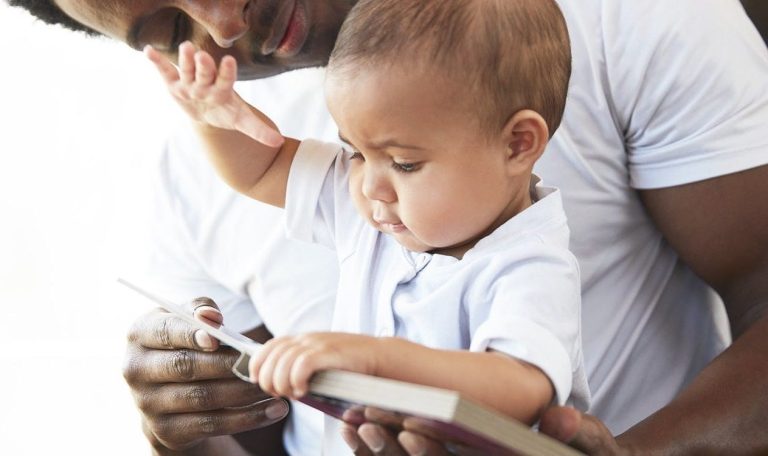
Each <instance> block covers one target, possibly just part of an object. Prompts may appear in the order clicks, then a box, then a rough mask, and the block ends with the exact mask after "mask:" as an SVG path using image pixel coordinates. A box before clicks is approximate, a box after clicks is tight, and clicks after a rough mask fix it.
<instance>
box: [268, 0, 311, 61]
mask: <svg viewBox="0 0 768 456" xmlns="http://www.w3.org/2000/svg"><path fill="white" fill-rule="evenodd" d="M284 4H285V5H286V7H285V8H284V9H282V10H281V11H280V14H279V15H278V18H277V19H276V20H275V22H274V25H273V28H272V34H271V35H270V36H269V38H268V39H267V40H266V41H265V42H264V45H263V46H262V54H264V55H271V54H275V55H277V56H279V57H291V56H293V55H296V54H297V53H298V52H299V51H300V50H301V48H302V46H303V45H304V42H305V41H306V39H307V34H308V33H307V32H308V25H307V14H306V11H305V9H304V5H303V4H302V3H301V2H300V1H299V0H294V1H293V2H286V3H284Z"/></svg>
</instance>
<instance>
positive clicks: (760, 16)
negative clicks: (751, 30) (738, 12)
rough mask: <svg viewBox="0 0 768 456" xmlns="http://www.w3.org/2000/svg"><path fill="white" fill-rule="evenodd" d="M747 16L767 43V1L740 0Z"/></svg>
mask: <svg viewBox="0 0 768 456" xmlns="http://www.w3.org/2000/svg"><path fill="white" fill-rule="evenodd" d="M741 4H742V5H744V9H745V10H747V14H748V15H749V18H750V19H752V22H753V23H754V24H755V27H757V30H758V31H759V32H760V35H762V36H763V41H765V42H766V43H768V2H766V1H765V0H741Z"/></svg>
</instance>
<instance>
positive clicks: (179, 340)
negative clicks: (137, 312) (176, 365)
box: [128, 309, 206, 350]
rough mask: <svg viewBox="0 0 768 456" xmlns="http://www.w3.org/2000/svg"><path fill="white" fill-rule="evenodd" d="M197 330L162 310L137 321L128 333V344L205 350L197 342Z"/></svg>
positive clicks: (167, 348) (168, 348)
mask: <svg viewBox="0 0 768 456" xmlns="http://www.w3.org/2000/svg"><path fill="white" fill-rule="evenodd" d="M196 331H197V330H196V329H195V328H193V327H192V326H190V325H189V324H188V323H186V322H184V321H183V320H181V319H180V318H177V317H174V316H173V315H172V314H170V313H168V312H165V311H162V310H160V309H158V310H155V311H152V312H150V313H148V314H145V315H144V316H142V317H141V318H139V319H138V320H136V321H135V322H134V324H133V326H132V327H131V329H130V330H129V331H128V342H129V343H130V344H133V345H140V346H142V347H146V348H155V349H161V350H173V349H177V348H188V349H191V350H205V349H206V347H201V346H200V345H198V343H197V342H196V341H195V332H196Z"/></svg>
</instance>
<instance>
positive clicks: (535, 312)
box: [470, 240, 589, 409]
mask: <svg viewBox="0 0 768 456" xmlns="http://www.w3.org/2000/svg"><path fill="white" fill-rule="evenodd" d="M494 275H495V276H496V277H495V278H494V279H493V280H492V281H490V283H488V284H485V285H481V286H479V287H475V289H476V290H478V291H479V292H480V293H482V292H483V290H484V291H485V293H487V294H488V295H490V297H491V307H490V310H489V311H488V313H487V317H486V318H482V322H481V323H480V324H479V325H478V326H477V327H476V328H475V329H474V331H473V334H472V343H471V346H470V350H473V351H485V350H488V349H491V350H495V351H499V352H502V353H505V354H507V355H509V356H512V357H514V358H517V359H519V360H522V361H525V362H527V363H529V364H532V365H534V366H536V367H538V368H539V369H541V370H542V371H543V372H544V374H546V375H547V377H549V379H550V381H551V382H552V385H553V387H554V390H555V402H556V403H558V404H561V405H563V404H566V403H573V405H574V406H576V407H578V408H581V409H585V407H586V406H587V404H588V401H589V397H588V391H586V388H585V387H584V385H585V384H586V378H585V377H584V373H583V360H582V353H581V298H580V285H579V282H580V278H579V269H578V265H577V263H576V260H575V258H574V257H573V255H571V254H570V252H568V250H567V249H564V248H562V249H561V248H557V247H553V246H550V245H547V244H545V243H542V242H536V241H535V240H532V241H527V242H526V243H525V245H521V247H520V248H519V249H517V251H516V253H515V258H514V261H509V262H507V264H506V265H505V267H504V269H502V270H499V271H498V272H497V273H496V274H494ZM483 298H485V299H486V301H487V299H488V296H485V297H483V296H479V297H478V298H477V299H475V300H473V301H474V302H478V303H481V302H483ZM470 313H477V314H478V315H483V313H484V312H482V311H479V312H470ZM574 392H576V393H577V394H573V393H574ZM574 396H575V402H574V401H570V399H571V398H572V397H574Z"/></svg>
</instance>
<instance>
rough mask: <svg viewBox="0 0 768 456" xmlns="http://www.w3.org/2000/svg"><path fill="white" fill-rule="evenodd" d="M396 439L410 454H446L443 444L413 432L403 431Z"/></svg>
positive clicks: (429, 455) (434, 455) (428, 455)
mask: <svg viewBox="0 0 768 456" xmlns="http://www.w3.org/2000/svg"><path fill="white" fill-rule="evenodd" d="M397 441H398V442H399V443H400V445H401V446H402V447H403V450H405V452H406V453H408V454H409V455H411V456H444V455H445V456H447V455H448V454H450V453H448V451H447V450H446V449H445V446H444V445H442V444H440V443H438V442H436V441H434V440H432V439H428V438H426V437H424V436H423V435H420V434H416V433H413V432H408V431H403V432H401V433H400V434H398V436H397Z"/></svg>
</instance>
